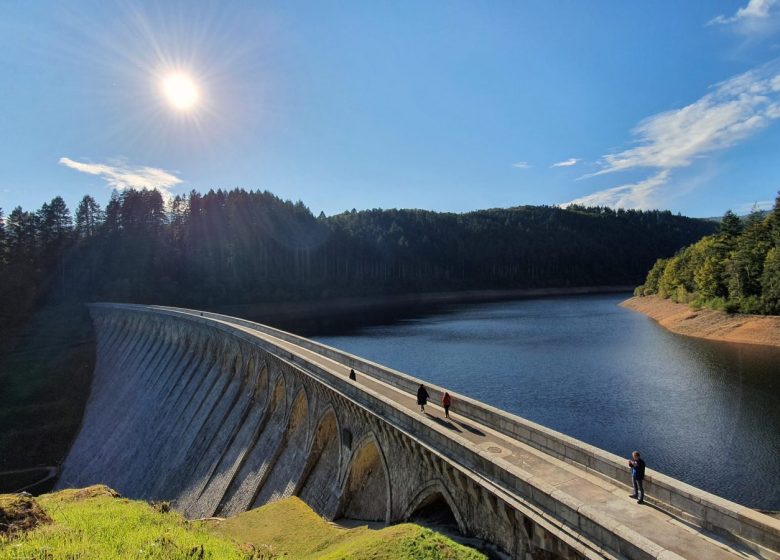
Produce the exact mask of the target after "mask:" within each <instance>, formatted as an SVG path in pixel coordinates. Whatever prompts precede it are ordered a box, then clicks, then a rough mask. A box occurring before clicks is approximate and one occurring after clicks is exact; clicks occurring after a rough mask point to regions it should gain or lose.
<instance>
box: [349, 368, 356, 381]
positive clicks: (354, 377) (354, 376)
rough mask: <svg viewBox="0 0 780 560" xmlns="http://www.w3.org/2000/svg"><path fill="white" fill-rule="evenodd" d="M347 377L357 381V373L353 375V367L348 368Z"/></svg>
mask: <svg viewBox="0 0 780 560" xmlns="http://www.w3.org/2000/svg"><path fill="white" fill-rule="evenodd" d="M349 379H350V381H357V375H355V370H354V369H350V370H349Z"/></svg>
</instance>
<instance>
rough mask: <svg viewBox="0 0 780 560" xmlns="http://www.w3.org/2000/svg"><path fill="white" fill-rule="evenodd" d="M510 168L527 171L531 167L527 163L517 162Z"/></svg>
mask: <svg viewBox="0 0 780 560" xmlns="http://www.w3.org/2000/svg"><path fill="white" fill-rule="evenodd" d="M512 167H517V168H518V169H529V168H530V167H531V165H530V164H529V163H528V162H527V161H518V162H517V163H513V164H512Z"/></svg>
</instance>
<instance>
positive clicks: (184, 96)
mask: <svg viewBox="0 0 780 560" xmlns="http://www.w3.org/2000/svg"><path fill="white" fill-rule="evenodd" d="M162 87H163V92H164V93H165V97H166V98H167V99H168V103H170V104H171V105H172V106H173V107H174V108H175V109H178V110H179V111H189V110H190V109H192V108H193V107H194V106H195V105H196V104H197V103H198V99H199V98H200V92H199V91H198V86H197V85H196V84H195V82H194V81H193V79H192V78H190V77H189V76H188V75H186V74H182V73H176V74H169V75H168V76H166V77H165V78H164V79H163V82H162Z"/></svg>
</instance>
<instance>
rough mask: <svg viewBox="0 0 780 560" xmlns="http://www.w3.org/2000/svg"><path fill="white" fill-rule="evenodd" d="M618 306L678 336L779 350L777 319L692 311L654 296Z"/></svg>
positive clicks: (778, 324)
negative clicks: (755, 345) (641, 314)
mask: <svg viewBox="0 0 780 560" xmlns="http://www.w3.org/2000/svg"><path fill="white" fill-rule="evenodd" d="M620 305H622V306H623V307H627V308H628V309H631V310H633V311H638V312H639V313H644V314H645V315H647V316H648V317H650V318H652V319H654V320H656V321H657V322H658V324H659V325H661V326H662V327H664V328H666V329H669V330H670V331H672V332H675V333H678V334H684V335H687V336H694V337H697V338H706V339H709V340H719V341H724V342H738V343H742V344H760V345H764V346H778V347H780V316H776V315H744V314H740V313H733V314H729V313H725V312H723V311H713V310H711V309H697V310H694V309H692V308H691V307H690V306H689V305H686V304H682V303H675V302H673V301H672V300H669V299H662V298H659V297H658V296H645V297H632V298H630V299H627V300H626V301H624V302H623V303H621V304H620Z"/></svg>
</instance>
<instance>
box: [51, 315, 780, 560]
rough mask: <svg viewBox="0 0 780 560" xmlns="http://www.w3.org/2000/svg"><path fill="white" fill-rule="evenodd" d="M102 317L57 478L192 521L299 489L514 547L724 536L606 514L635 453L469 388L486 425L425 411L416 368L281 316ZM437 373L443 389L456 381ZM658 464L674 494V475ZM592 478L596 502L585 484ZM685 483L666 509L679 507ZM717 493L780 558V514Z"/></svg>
mask: <svg viewBox="0 0 780 560" xmlns="http://www.w3.org/2000/svg"><path fill="white" fill-rule="evenodd" d="M91 313H92V316H93V320H94V322H95V327H96V332H97V364H96V370H95V376H94V381H93V386H92V391H91V394H90V398H89V402H88V405H87V410H86V414H85V417H84V421H83V425H82V429H81V432H80V433H79V436H78V437H77V439H76V442H75V443H74V445H73V448H72V449H71V452H70V454H69V455H68V458H67V460H66V462H65V464H64V466H63V470H62V476H61V478H60V481H59V487H68V486H83V485H87V484H93V483H98V482H100V483H104V484H108V485H109V486H112V487H114V488H116V489H117V490H118V491H120V492H121V493H122V494H124V495H126V496H128V497H133V498H142V499H150V500H170V501H171V502H172V503H173V504H174V506H175V507H176V508H177V509H178V510H180V511H182V512H183V513H184V514H185V515H187V516H188V517H191V518H202V517H209V516H214V515H217V516H227V515H231V514H234V513H239V512H241V511H245V510H247V509H251V508H253V507H258V506H260V505H263V504H265V503H268V502H271V501H274V500H276V499H280V498H283V497H286V496H291V495H297V496H300V497H301V498H302V499H304V501H306V502H307V503H308V504H309V505H310V506H311V507H312V508H313V509H314V510H315V511H317V512H318V513H319V514H321V515H323V516H324V517H326V518H328V519H337V518H340V517H346V518H351V519H360V520H369V521H384V522H386V523H392V522H397V521H404V520H409V519H417V518H419V517H424V516H425V515H428V514H430V513H431V512H433V513H434V514H435V515H436V516H437V517H438V518H441V517H442V516H443V517H445V518H448V519H449V520H450V522H451V524H452V525H453V526H454V527H455V529H456V530H458V531H460V532H461V533H463V534H464V535H469V536H473V537H477V538H479V539H482V540H483V541H485V542H487V543H491V545H492V546H493V547H494V550H495V552H496V554H500V555H505V556H506V557H510V558H523V559H537V558H545V559H556V558H560V559H569V558H641V559H645V558H648V559H649V558H667V559H673V558H683V557H694V558H696V557H703V556H701V555H699V556H685V555H684V554H680V553H681V552H684V551H685V550H687V549H688V548H690V547H692V548H691V549H692V550H694V551H695V550H697V549H696V546H699V547H704V548H702V550H704V549H706V550H709V548H707V547H710V548H711V545H710V543H709V541H706V542H705V541H701V542H700V541H694V542H693V544H695V545H696V546H693V545H688V544H687V543H678V542H677V540H675V539H678V537H677V536H676V535H673V536H674V539H670V538H667V536H666V532H667V531H669V530H671V529H670V528H669V526H668V525H667V524H666V523H667V520H666V519H665V518H663V517H662V516H661V515H662V514H660V513H652V514H651V513H650V510H647V512H640V515H639V516H638V517H636V518H634V517H632V518H631V519H629V518H626V519H620V516H617V518H616V517H615V516H611V515H610V514H608V512H607V510H606V509H605V507H606V506H607V505H609V504H606V502H605V500H606V501H609V500H611V499H612V498H613V496H614V495H616V494H617V493H620V494H621V495H623V496H625V494H624V493H623V492H624V491H625V484H624V482H625V481H624V480H623V479H622V472H623V471H622V469H623V467H622V460H621V459H619V458H617V457H615V456H612V455H609V454H606V453H605V452H603V451H601V450H598V449H596V448H592V447H590V446H587V445H585V444H583V443H582V442H578V441H576V440H573V439H571V438H567V437H566V436H563V435H562V434H558V433H556V432H554V431H552V430H547V429H546V428H543V427H542V426H538V425H536V424H533V423H530V422H528V421H525V420H523V419H521V418H518V417H516V416H512V415H509V414H507V413H504V412H502V411H499V410H497V409H494V408H492V407H489V406H487V405H484V404H482V403H478V402H476V401H473V400H471V399H468V398H467V397H464V396H460V395H455V399H456V402H457V408H458V414H459V416H460V415H463V416H464V417H465V418H467V419H469V420H470V421H469V422H457V425H455V424H452V423H449V422H444V421H442V420H441V418H439V417H436V416H435V415H430V414H426V415H422V414H419V412H418V411H417V410H416V409H415V407H414V399H413V397H412V396H411V395H412V394H413V393H414V392H416V388H417V386H418V384H419V381H418V380H416V379H414V378H412V377H409V376H407V375H404V374H402V373H399V372H395V371H393V370H390V369H388V368H384V367H382V366H379V365H377V364H372V363H371V362H367V361H365V360H361V359H360V358H358V357H356V356H350V355H349V354H345V353H343V352H339V351H337V350H335V349H332V348H328V347H325V346H322V345H319V344H317V343H314V342H312V341H308V340H306V339H302V338H300V337H296V336H294V335H291V334H289V333H284V332H282V331H277V330H276V329H272V328H270V327H265V326H262V325H258V324H256V323H251V322H248V321H243V320H240V319H235V318H229V317H224V316H221V315H213V314H209V313H201V312H198V311H191V310H179V309H172V308H160V307H151V306H131V305H118V304H97V305H93V306H92V307H91ZM350 367H354V368H355V369H356V370H358V371H359V376H360V377H359V382H358V383H353V382H351V381H349V379H348V378H347V376H346V373H347V372H348V370H349V368H350ZM428 387H429V392H430V393H431V396H432V398H433V400H434V402H435V401H436V399H437V398H438V395H439V392H440V391H441V388H438V387H432V386H430V385H428ZM410 405H411V406H410ZM518 442H523V443H522V444H521V443H518ZM548 456H549V457H555V458H554V459H547V458H546V457H548ZM559 463H560V464H559ZM532 467H533V468H536V471H534V470H533V469H532ZM651 476H652V477H653V484H655V485H656V489H657V490H659V491H660V490H661V489H662V488H663V487H662V486H661V485H660V484H659V482H657V481H663V480H664V477H663V476H662V475H660V474H657V473H652V474H651ZM588 477H590V478H588ZM580 480H581V481H582V482H577V481H580ZM599 480H601V481H602V482H598V481H599ZM669 480H670V481H671V484H672V485H673V486H674V487H675V488H676V489H681V490H680V491H682V490H685V486H684V485H682V483H679V482H678V481H674V480H672V479H669ZM564 482H565V484H567V485H568V486H569V487H570V488H571V490H566V489H565V487H564V486H562V485H561V484H562V483H564ZM585 486H592V487H593V489H595V491H600V494H599V495H598V496H599V497H598V499H597V500H591V499H590V498H589V497H588V496H590V495H591V494H588V495H587V496H585V495H583V494H582V493H580V494H578V493H577V490H578V489H579V488H584V487H585ZM648 491H649V488H648ZM676 491H677V490H676ZM691 491H695V492H701V491H699V490H696V489H691ZM589 492H591V493H592V491H591V490H589ZM594 495H595V494H594ZM689 495H690V496H693V498H691V500H692V501H694V502H695V500H696V499H698V500H699V501H698V504H699V505H700V507H703V506H701V503H702V499H701V497H699V496H697V495H695V494H694V493H692V492H689ZM669 496H670V503H663V502H661V503H660V506H659V507H664V508H665V509H667V510H670V511H671V510H673V509H675V507H677V506H676V505H675V498H673V497H671V492H670V494H669ZM706 497H707V499H708V500H712V501H713V502H712V503H713V504H714V505H715V506H719V507H721V508H723V509H724V510H725V511H727V512H728V513H724V514H723V515H725V516H726V518H727V519H725V520H723V519H717V518H716V517H715V516H712V515H710V517H711V519H712V520H713V522H712V527H714V528H715V529H716V530H717V532H720V533H722V534H724V535H727V536H728V537H729V538H733V539H736V540H737V541H739V543H740V545H743V544H744V545H745V549H744V550H746V551H747V553H748V556H746V557H759V556H761V557H764V558H777V555H776V554H775V552H774V551H776V550H777V549H778V547H777V542H778V541H777V538H778V535H780V522H776V523H774V524H773V523H772V522H773V521H774V520H771V519H770V518H768V517H767V516H761V514H756V516H758V517H757V518H756V520H755V524H754V525H753V527H754V529H752V530H753V532H752V533H751V532H750V531H751V529H749V528H748V527H747V526H748V525H749V523H748V522H749V521H750V520H751V519H752V518H751V517H750V516H743V517H740V515H741V513H743V512H742V511H741V510H740V508H741V506H737V505H736V504H731V503H730V502H726V501H725V500H722V501H721V502H718V501H717V500H720V498H717V497H715V496H712V497H711V498H710V495H706ZM655 499H656V500H659V501H660V500H661V498H659V497H657V496H656V497H655ZM622 500H623V501H625V498H623V499H622ZM677 500H678V502H677V503H678V504H679V505H683V506H686V507H688V509H690V510H693V511H694V512H695V513H696V511H695V508H694V507H693V506H689V505H687V504H680V501H679V499H677ZM623 507H624V505H623V502H620V503H618V509H617V510H616V511H618V512H622V511H623V509H622V508H623ZM707 507H709V506H707ZM678 509H679V510H680V511H682V508H678ZM698 513H700V514H701V517H702V518H703V519H704V520H706V519H707V511H706V510H705V511H704V512H703V513H701V512H698ZM631 515H632V516H634V513H631ZM686 515H690V516H691V517H692V518H693V517H695V516H694V515H692V514H686ZM659 516H661V517H659ZM697 519H698V518H697ZM732 519H733V520H736V522H737V523H732V522H731V521H730V520H732ZM767 520H769V521H767ZM652 523H656V525H657V527H658V528H659V530H658V531H656V530H655V529H652ZM729 523H731V525H729ZM697 525H698V526H699V527H702V528H706V527H704V523H703V522H702V523H698V524H697ZM675 530H676V529H675ZM654 531H655V532H654ZM672 532H674V530H673V531H672ZM650 533H653V534H654V535H655V534H657V535H660V537H659V538H658V539H656V540H653V539H652V538H649V537H648V535H650ZM685 535H687V533H685V534H684V535H683V537H685ZM661 541H663V542H661ZM702 543H704V544H702ZM707 554H709V553H707ZM740 554H741V552H740ZM750 555H753V556H750ZM708 557H711V558H713V559H715V558H720V556H717V555H715V556H711V555H710V556H708ZM723 557H724V558H731V557H736V556H731V555H726V556H723ZM742 557H745V556H742Z"/></svg>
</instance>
